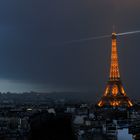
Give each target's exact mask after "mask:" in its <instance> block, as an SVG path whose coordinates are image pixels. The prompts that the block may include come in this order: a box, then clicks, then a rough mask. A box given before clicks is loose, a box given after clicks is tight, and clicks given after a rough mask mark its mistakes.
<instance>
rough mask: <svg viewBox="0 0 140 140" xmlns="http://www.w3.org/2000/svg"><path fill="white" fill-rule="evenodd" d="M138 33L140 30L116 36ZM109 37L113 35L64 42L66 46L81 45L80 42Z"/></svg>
mask: <svg viewBox="0 0 140 140" xmlns="http://www.w3.org/2000/svg"><path fill="white" fill-rule="evenodd" d="M137 33H140V30H137V31H130V32H123V33H117V34H116V36H123V35H130V34H137ZM109 37H111V35H103V36H97V37H89V38H83V39H78V40H71V41H66V42H64V44H72V43H79V42H84V41H90V40H96V39H103V38H109Z"/></svg>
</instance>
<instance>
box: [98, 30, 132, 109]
mask: <svg viewBox="0 0 140 140" xmlns="http://www.w3.org/2000/svg"><path fill="white" fill-rule="evenodd" d="M116 35H117V34H116V33H115V32H113V33H112V46H111V64H110V74H109V80H108V82H107V85H106V88H105V91H104V94H103V96H102V98H101V100H100V101H99V102H98V103H97V105H98V106H99V107H103V106H112V107H118V106H126V107H132V106H133V103H132V101H131V100H130V99H129V98H128V97H127V95H126V92H125V90H124V88H123V85H122V82H121V79H120V71H119V63H118V52H117V39H116Z"/></svg>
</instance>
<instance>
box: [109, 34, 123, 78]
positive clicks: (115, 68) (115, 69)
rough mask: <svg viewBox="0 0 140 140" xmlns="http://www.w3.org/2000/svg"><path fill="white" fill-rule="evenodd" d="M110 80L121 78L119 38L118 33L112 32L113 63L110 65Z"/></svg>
mask: <svg viewBox="0 0 140 140" xmlns="http://www.w3.org/2000/svg"><path fill="white" fill-rule="evenodd" d="M109 78H110V80H118V79H119V78H120V72H119V63H118V52H117V40H116V33H115V32H113V33H112V47H111V65H110V76H109Z"/></svg>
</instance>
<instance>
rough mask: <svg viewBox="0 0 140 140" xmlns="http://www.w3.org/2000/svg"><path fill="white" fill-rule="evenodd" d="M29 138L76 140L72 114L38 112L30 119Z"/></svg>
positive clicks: (31, 139) (38, 139) (34, 139)
mask: <svg viewBox="0 0 140 140" xmlns="http://www.w3.org/2000/svg"><path fill="white" fill-rule="evenodd" d="M30 127H31V130H30V134H29V140H76V137H75V135H74V129H73V126H72V116H71V115H70V114H61V113H58V114H49V113H47V112H44V113H38V114H35V115H34V116H32V117H31V119H30Z"/></svg>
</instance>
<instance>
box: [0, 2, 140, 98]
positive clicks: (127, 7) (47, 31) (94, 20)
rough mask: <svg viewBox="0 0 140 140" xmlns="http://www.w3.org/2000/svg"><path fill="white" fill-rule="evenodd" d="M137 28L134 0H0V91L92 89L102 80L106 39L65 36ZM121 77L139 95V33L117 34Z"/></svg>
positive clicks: (139, 10)
mask: <svg viewBox="0 0 140 140" xmlns="http://www.w3.org/2000/svg"><path fill="white" fill-rule="evenodd" d="M114 24H115V26H116V31H117V32H125V31H132V30H140V1H139V0H123V1H122V0H22V1H21V0H4V1H0V90H1V91H2V92H3V91H12V92H14V91H15V92H22V91H30V90H34V91H49V92H51V91H92V92H93V93H96V94H97V93H99V94H101V93H102V91H103V89H104V88H105V83H106V81H107V80H108V72H109V64H110V62H109V60H110V46H111V40H110V39H102V40H93V41H85V42H81V43H73V44H65V45H64V44H63V42H65V41H70V40H74V39H81V38H87V37H92V36H98V35H104V34H111V32H112V25H114ZM118 50H119V62H120V69H121V76H122V80H123V83H124V86H125V89H126V91H127V93H128V95H129V96H133V95H135V96H133V97H140V94H139V91H140V90H139V87H140V86H139V85H140V83H139V81H140V80H139V79H140V61H139V60H140V55H139V52H140V34H137V35H131V36H125V37H121V38H118Z"/></svg>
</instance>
